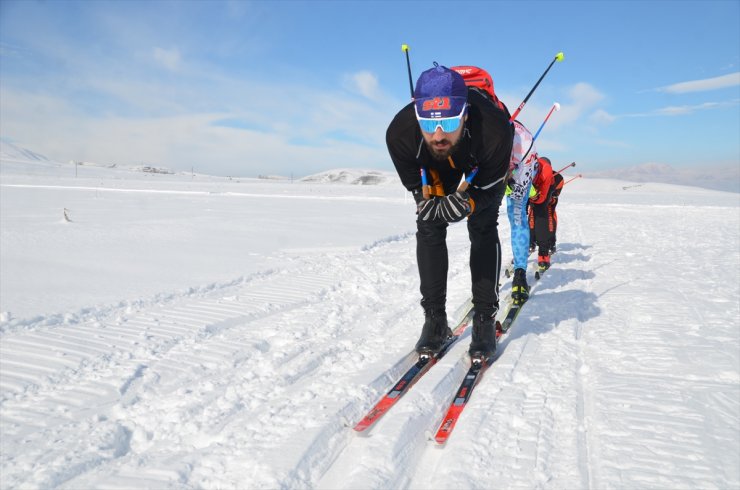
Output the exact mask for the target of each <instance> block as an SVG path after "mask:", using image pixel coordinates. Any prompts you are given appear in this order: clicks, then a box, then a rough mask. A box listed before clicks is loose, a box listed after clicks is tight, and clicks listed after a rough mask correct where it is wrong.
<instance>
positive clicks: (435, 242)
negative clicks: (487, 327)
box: [416, 184, 505, 314]
mask: <svg viewBox="0 0 740 490" xmlns="http://www.w3.org/2000/svg"><path fill="white" fill-rule="evenodd" d="M504 189H505V186H504V185H503V184H498V185H496V187H495V188H494V189H493V191H494V192H495V193H496V195H495V198H494V199H493V201H492V202H491V204H490V205H489V206H488V207H487V208H485V209H483V210H480V211H478V212H476V213H475V214H473V215H472V216H470V217H469V218H468V237H469V238H470V275H471V279H472V281H471V282H472V287H471V290H472V295H473V305H474V307H475V311H476V312H480V313H486V314H487V313H490V314H495V313H496V311H498V306H499V304H498V302H499V297H498V277H499V273H500V272H501V242H500V241H499V237H498V216H499V207H500V206H501V200H502V199H503V197H504ZM447 227H448V223H446V222H444V221H442V220H434V221H432V222H431V223H430V222H420V221H417V232H416V260H417V263H418V265H419V278H420V282H421V285H420V290H421V306H422V307H423V308H424V309H425V310H436V311H440V310H444V309H445V305H446V302H447V271H448V269H449V257H448V253H447Z"/></svg>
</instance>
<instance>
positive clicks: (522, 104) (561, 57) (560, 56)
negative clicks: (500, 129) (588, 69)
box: [509, 51, 565, 122]
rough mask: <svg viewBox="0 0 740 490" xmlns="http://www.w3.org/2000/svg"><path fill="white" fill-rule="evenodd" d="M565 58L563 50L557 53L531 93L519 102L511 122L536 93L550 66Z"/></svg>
mask: <svg viewBox="0 0 740 490" xmlns="http://www.w3.org/2000/svg"><path fill="white" fill-rule="evenodd" d="M564 58H565V55H564V54H563V52H562V51H561V52H559V53H558V54H556V55H555V58H554V59H553V60H552V61H551V62H550V65H549V66H548V67H547V70H545V72H544V73H543V74H542V76H541V77H540V79H539V80H537V83H535V84H534V87H532V90H530V91H529V93H528V94H527V96H526V97H524V100H523V101H522V103H521V104H519V107H518V108H517V109H516V111H514V114H513V115H512V116H511V119H509V122H511V121H513V120H515V119H516V116H518V115H519V113H520V112H521V110H522V108H523V107H524V105H525V104H526V103H527V101H528V100H529V98H530V97H531V96H532V94H533V93H534V91H535V90H536V89H537V87H538V86H539V84H540V82H541V81H542V79H543V78H545V75H547V72H548V71H550V68H552V65H554V64H555V62H556V61H563V59H564Z"/></svg>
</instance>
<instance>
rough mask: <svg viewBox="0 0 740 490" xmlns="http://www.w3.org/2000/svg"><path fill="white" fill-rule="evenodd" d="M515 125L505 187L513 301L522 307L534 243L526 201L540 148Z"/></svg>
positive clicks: (523, 130) (515, 122) (520, 127)
mask: <svg viewBox="0 0 740 490" xmlns="http://www.w3.org/2000/svg"><path fill="white" fill-rule="evenodd" d="M513 125H514V129H515V132H514V143H513V146H512V151H511V158H510V161H509V169H510V170H509V180H508V183H507V186H506V209H507V214H508V216H509V224H510V227H511V252H512V254H513V256H514V258H513V265H514V279H513V280H512V283H511V299H512V302H513V303H514V304H515V305H520V304H522V303H524V302H525V301H527V299H529V285H528V284H527V259H528V257H529V251H528V250H527V247H528V245H529V244H530V242H531V237H530V235H531V234H530V227H529V220H528V218H527V202H528V200H529V198H530V194H531V193H532V190H533V187H532V182H533V180H534V179H535V176H536V175H537V173H538V166H537V149H536V148H535V146H534V140H533V137H532V134H531V133H530V132H529V130H527V128H526V127H524V125H523V124H522V123H520V122H519V121H514V123H513Z"/></svg>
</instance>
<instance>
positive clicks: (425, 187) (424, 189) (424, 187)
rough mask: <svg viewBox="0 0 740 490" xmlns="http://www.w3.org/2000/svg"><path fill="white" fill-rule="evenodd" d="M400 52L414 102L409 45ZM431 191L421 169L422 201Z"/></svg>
mask: <svg viewBox="0 0 740 490" xmlns="http://www.w3.org/2000/svg"><path fill="white" fill-rule="evenodd" d="M401 51H403V52H404V53H406V71H407V72H408V74H409V89H410V90H411V100H412V101H413V100H414V82H413V79H412V78H411V59H410V58H409V45H408V44H402V45H401ZM431 193H432V192H431V189H430V188H429V181H428V180H427V171H426V169H425V168H424V167H421V195H422V196H424V199H429V196H430V195H431Z"/></svg>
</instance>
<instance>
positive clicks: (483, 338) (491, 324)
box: [468, 313, 501, 363]
mask: <svg viewBox="0 0 740 490" xmlns="http://www.w3.org/2000/svg"><path fill="white" fill-rule="evenodd" d="M497 323H498V322H496V320H495V318H494V315H493V314H492V313H476V314H475V316H474V317H473V340H472V341H471V342H470V348H469V349H468V353H469V354H470V359H471V360H472V362H473V363H482V362H484V361H485V360H486V359H490V358H491V357H492V356H493V355H494V354H495V353H496V334H497V330H499V331H500V330H501V328H500V324H499V325H497Z"/></svg>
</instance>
